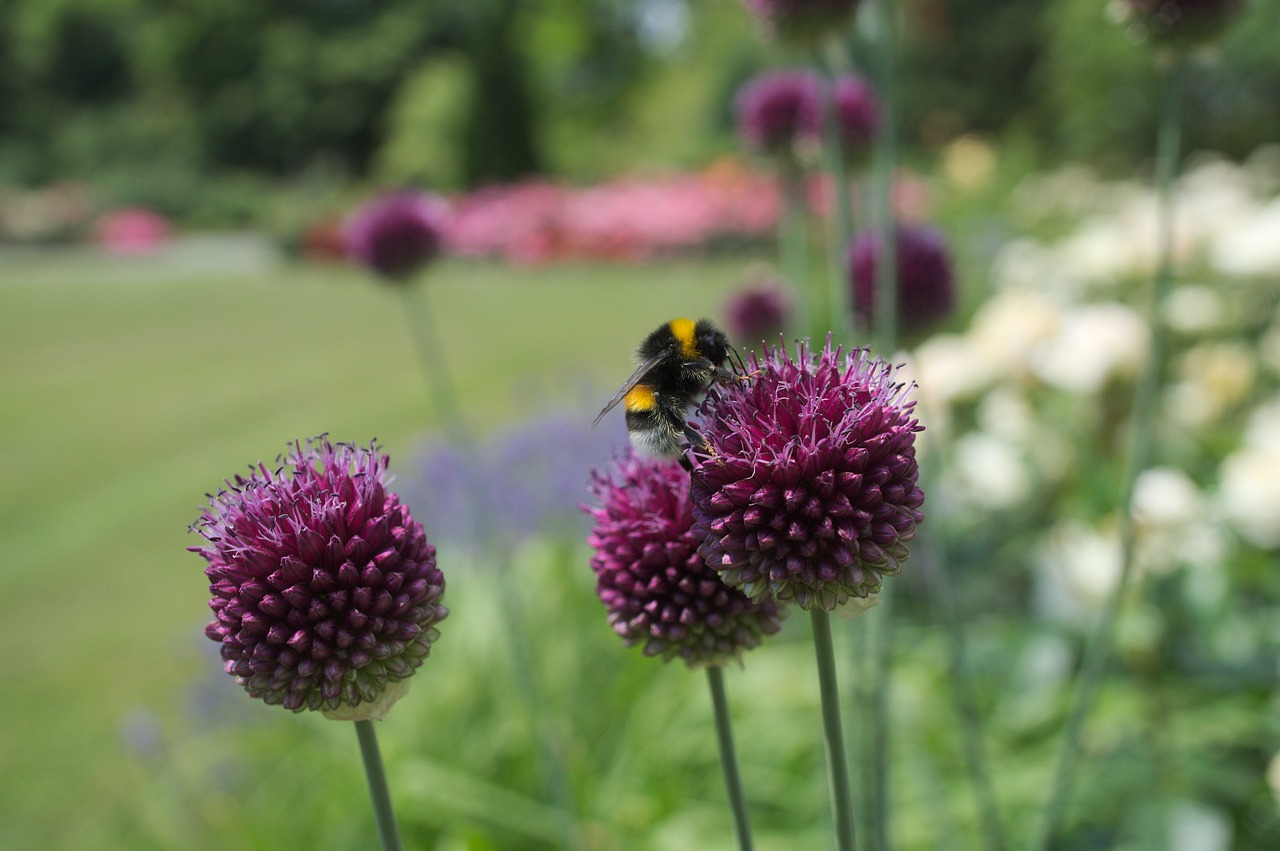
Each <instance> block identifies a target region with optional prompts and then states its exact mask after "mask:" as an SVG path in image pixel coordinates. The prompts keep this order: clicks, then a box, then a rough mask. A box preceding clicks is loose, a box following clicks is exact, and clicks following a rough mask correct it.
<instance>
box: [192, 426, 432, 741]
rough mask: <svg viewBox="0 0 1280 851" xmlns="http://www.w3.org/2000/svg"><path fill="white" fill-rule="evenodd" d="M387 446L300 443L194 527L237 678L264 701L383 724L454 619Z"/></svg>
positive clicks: (218, 633)
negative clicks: (398, 491)
mask: <svg viewBox="0 0 1280 851" xmlns="http://www.w3.org/2000/svg"><path fill="white" fill-rule="evenodd" d="M387 461H388V459H387V456H386V455H383V454H381V453H380V452H378V450H377V447H376V446H370V447H369V448H368V449H363V448H359V447H356V446H351V445H347V444H338V445H337V446H334V445H333V444H331V443H330V442H329V441H328V440H327V439H324V438H317V439H315V440H312V441H308V443H307V445H306V446H305V448H304V447H303V446H302V445H300V444H298V443H296V442H295V443H294V446H293V449H292V451H291V452H290V453H289V455H288V456H287V457H283V458H281V459H280V462H279V467H278V469H275V470H271V469H268V468H267V467H266V466H265V465H263V464H259V465H258V467H257V469H256V470H253V471H252V472H251V473H250V475H249V476H248V477H244V476H236V477H235V481H234V482H232V481H228V482H227V488H226V489H224V490H222V491H220V492H219V493H218V494H217V495H215V496H212V497H211V498H210V505H209V507H208V508H206V509H205V511H204V514H203V516H201V517H200V519H199V520H197V521H196V523H195V524H194V525H193V526H192V529H193V530H194V531H196V532H198V533H199V534H200V535H201V536H203V537H204V539H205V540H206V542H207V543H206V545H205V546H203V547H191V548H190V549H191V550H192V552H197V553H199V554H200V555H202V556H204V558H205V560H206V561H208V563H209V564H208V566H207V567H206V568H205V574H206V575H207V576H208V577H209V582H210V585H209V590H210V591H211V592H212V593H213V599H211V600H210V601H209V607H210V608H211V609H213V612H214V614H215V616H216V617H215V619H214V620H213V621H212V622H211V623H210V624H209V625H208V626H207V627H206V628H205V634H206V635H207V636H208V637H209V638H210V639H212V640H214V641H217V642H220V643H221V645H222V647H221V652H222V659H223V661H224V662H225V669H226V671H227V673H228V674H231V675H232V676H234V677H235V678H236V682H237V683H239V684H240V685H241V686H243V687H244V689H245V690H246V691H247V692H249V694H250V695H251V696H252V697H257V698H261V699H262V700H263V701H265V702H266V703H269V704H273V705H274V704H279V705H282V706H284V707H285V708H286V709H291V710H293V711H295V712H296V711H300V710H303V709H320V710H324V712H325V714H326V715H327V716H329V717H331V718H339V719H344V720H359V719H363V718H381V717H383V716H384V715H385V714H386V711H387V709H389V708H390V706H391V704H392V703H394V702H395V700H397V699H398V698H399V697H401V696H402V695H403V694H404V692H405V691H406V690H407V688H408V682H407V680H408V677H409V676H410V675H411V674H412V673H413V672H414V669H416V668H417V667H418V666H419V665H421V664H422V662H423V660H424V659H426V657H427V654H428V653H430V652H431V643H432V642H433V641H434V640H435V639H436V638H437V637H438V635H439V633H438V632H437V630H436V624H438V623H439V622H440V621H441V620H443V619H444V617H445V616H446V615H447V614H448V610H447V609H446V608H445V607H444V606H442V605H440V599H441V596H442V595H443V594H444V576H443V575H442V574H441V573H440V570H439V569H438V568H437V567H436V551H435V547H433V546H431V544H429V543H427V539H426V536H425V535H424V534H423V531H422V526H421V525H419V524H418V523H415V522H414V520H413V518H412V517H411V516H410V515H409V510H408V508H406V507H405V506H404V505H402V504H401V503H400V499H399V497H397V496H396V495H395V494H394V493H390V492H389V491H388V490H387V484H388V481H389V480H388V476H387Z"/></svg>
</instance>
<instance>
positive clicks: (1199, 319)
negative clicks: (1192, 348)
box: [1162, 284, 1226, 334]
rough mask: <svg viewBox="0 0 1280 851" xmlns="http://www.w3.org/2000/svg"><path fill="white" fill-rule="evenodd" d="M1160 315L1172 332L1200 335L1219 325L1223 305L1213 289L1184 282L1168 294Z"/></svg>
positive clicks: (1224, 308) (1223, 310)
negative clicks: (1184, 284) (1184, 283)
mask: <svg viewBox="0 0 1280 851" xmlns="http://www.w3.org/2000/svg"><path fill="white" fill-rule="evenodd" d="M1162 315H1163V318H1164V321H1165V322H1166V323H1167V324H1168V326H1169V327H1170V328H1171V329H1172V330H1174V331H1177V332H1179V333H1182V334H1203V333H1205V332H1206V331H1213V330H1215V329H1217V328H1220V327H1222V324H1223V320H1224V319H1225V318H1226V305H1225V304H1223V301H1222V296H1220V295H1218V292H1217V291H1216V290H1214V289H1212V288H1210V287H1206V286H1203V285H1201V284H1188V285H1186V286H1181V287H1178V288H1177V289H1175V290H1174V291H1173V292H1171V293H1169V297H1168V298H1167V299H1166V300H1165V303H1164V306H1163V309H1162Z"/></svg>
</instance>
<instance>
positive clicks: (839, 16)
mask: <svg viewBox="0 0 1280 851" xmlns="http://www.w3.org/2000/svg"><path fill="white" fill-rule="evenodd" d="M743 2H744V4H745V5H746V7H747V9H748V10H749V11H750V12H751V14H753V15H755V17H756V19H757V20H759V21H760V23H761V24H763V25H764V28H765V30H766V31H767V32H768V33H769V35H771V36H773V37H774V38H777V39H778V40H779V41H787V42H792V43H797V44H808V43H812V42H814V41H818V40H820V39H821V38H822V37H823V36H826V35H828V34H830V33H833V32H836V31H837V30H839V29H840V28H842V27H844V26H846V25H847V24H848V23H849V21H850V20H852V18H853V13H854V12H856V11H857V9H858V2H859V0H743Z"/></svg>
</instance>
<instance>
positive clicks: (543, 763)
mask: <svg viewBox="0 0 1280 851" xmlns="http://www.w3.org/2000/svg"><path fill="white" fill-rule="evenodd" d="M415 289H416V288H414V287H406V288H405V289H404V290H403V296H404V302H403V303H404V308H405V311H404V313H405V318H406V320H407V321H408V323H409V333H410V334H411V335H412V337H413V341H414V345H415V350H416V352H417V354H418V360H419V362H420V363H421V366H422V372H423V376H424V378H425V379H426V383H427V391H428V393H429V394H430V396H431V401H432V404H433V405H435V407H436V411H437V416H438V418H439V421H440V423H441V425H442V427H443V428H444V430H445V433H446V434H447V435H448V438H449V440H450V442H451V443H453V445H454V446H456V447H457V448H458V449H459V451H461V452H462V453H463V454H464V455H465V456H466V457H467V458H468V459H470V460H473V461H476V462H479V460H480V457H481V456H480V451H479V448H478V447H477V445H476V441H475V439H474V437H473V433H472V431H471V429H470V427H469V426H468V425H467V422H466V418H465V417H464V415H463V413H462V406H461V401H460V399H459V396H458V393H457V392H456V390H455V388H454V385H453V382H452V381H451V380H450V377H449V375H450V374H449V368H448V360H447V357H446V354H445V350H444V347H443V346H441V345H440V342H439V334H438V333H437V330H436V325H435V322H434V321H433V318H432V315H431V310H430V305H429V304H428V301H427V294H426V293H422V294H420V295H417V294H415V292H414V290H415ZM468 496H469V497H470V499H471V502H472V507H473V514H475V515H480V514H484V515H489V516H493V515H494V511H493V507H492V506H490V505H488V501H489V497H488V495H487V494H486V493H485V492H484V490H483V487H482V486H481V485H479V484H476V485H474V486H473V487H472V490H471V492H470V493H469V494H468ZM471 531H472V534H473V539H474V540H476V541H483V542H485V545H486V546H488V547H490V548H492V549H493V550H495V551H497V555H496V556H494V558H495V559H496V560H497V561H498V562H499V563H501V564H504V565H505V564H506V563H507V561H508V554H507V553H506V551H505V547H504V545H503V543H502V541H501V540H500V539H498V538H497V537H496V536H494V535H492V534H488V533H487V532H486V530H484V529H473V530H471ZM498 586H499V589H500V590H499V594H498V600H499V603H500V604H501V606H502V610H503V612H502V618H501V620H502V625H503V633H504V638H505V640H506V644H507V651H508V653H510V655H511V666H512V670H513V672H514V677H515V684H516V689H517V691H518V692H519V693H520V697H521V698H522V699H523V701H524V704H525V706H526V707H527V709H528V711H529V715H530V722H531V724H532V725H533V729H534V733H535V735H536V736H537V738H538V744H539V749H538V758H539V767H540V769H541V772H542V775H543V779H544V783H545V784H546V787H547V788H548V789H549V790H550V794H551V798H552V800H553V801H554V803H555V805H556V807H557V808H558V809H559V811H560V814H561V817H562V819H563V821H564V825H563V827H564V834H565V848H568V849H575V848H579V847H581V841H580V840H579V838H578V834H577V828H576V824H575V817H574V808H573V798H572V795H571V794H570V787H569V779H568V773H567V771H566V770H565V767H564V759H563V757H562V755H561V752H560V748H559V747H557V746H556V744H555V741H554V736H553V732H552V728H551V722H550V720H549V719H548V717H547V715H546V701H545V700H543V699H542V695H541V694H540V689H539V687H538V684H537V681H536V679H535V678H534V673H533V672H534V670H535V662H534V659H533V658H532V654H531V653H530V651H529V646H528V642H527V641H526V640H525V636H527V635H528V634H529V632H528V630H527V629H526V628H525V623H526V622H527V618H526V616H525V613H524V606H523V604H522V602H521V600H520V599H519V597H518V594H517V586H516V583H513V582H509V581H506V580H505V579H504V580H500V581H499V583H498Z"/></svg>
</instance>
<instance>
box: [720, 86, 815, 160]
mask: <svg viewBox="0 0 1280 851" xmlns="http://www.w3.org/2000/svg"><path fill="white" fill-rule="evenodd" d="M820 93H821V85H820V80H819V78H818V77H817V75H815V74H813V73H812V72H809V71H773V72H768V73H764V74H760V75H758V76H756V77H753V78H752V79H750V80H748V81H747V82H746V83H744V84H743V86H742V88H741V89H739V90H738V96H737V98H736V100H735V102H734V112H735V115H736V116H737V122H738V133H739V135H741V137H742V139H743V141H744V142H745V143H746V145H747V146H748V147H750V148H751V149H753V150H756V151H760V152H761V153H766V154H770V155H773V156H784V157H789V156H791V155H792V153H793V151H792V146H793V145H794V144H795V142H796V141H797V140H798V139H801V138H805V137H808V136H812V135H813V134H814V131H815V129H816V128H818V127H820V126H821V124H820V120H821V115H822V113H821V109H820V105H821V100H820Z"/></svg>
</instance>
